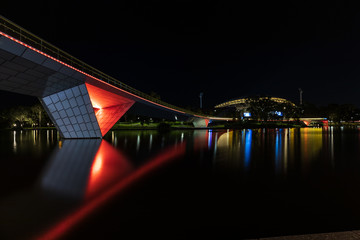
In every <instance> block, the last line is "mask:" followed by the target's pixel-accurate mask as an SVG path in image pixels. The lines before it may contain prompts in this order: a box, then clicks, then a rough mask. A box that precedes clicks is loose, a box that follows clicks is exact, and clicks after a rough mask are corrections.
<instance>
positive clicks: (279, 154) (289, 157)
mask: <svg viewBox="0 0 360 240" xmlns="http://www.w3.org/2000/svg"><path fill="white" fill-rule="evenodd" d="M323 131H324V130H323V129H321V128H302V129H287V128H286V129H253V130H251V129H244V130H239V131H232V130H228V131H226V132H222V133H220V132H219V134H221V135H220V137H216V138H218V139H217V141H216V145H215V150H214V154H215V156H214V159H215V161H216V162H218V163H219V162H221V165H222V166H226V167H228V168H235V169H243V170H244V171H248V170H250V169H251V168H252V166H253V165H255V163H254V164H252V162H253V161H255V162H256V165H258V164H259V163H260V164H265V165H269V164H272V165H273V166H274V171H275V173H277V174H286V173H287V171H288V168H289V167H292V168H294V167H296V166H295V164H297V163H301V165H302V168H303V170H306V169H307V168H308V167H309V166H308V165H309V164H310V163H311V162H312V161H314V160H315V159H317V158H318V157H319V154H320V152H321V150H322V149H323V141H324V139H323ZM328 134H329V138H330V139H331V141H330V146H333V132H329V133H328ZM299 148H301V151H299ZM331 155H332V159H333V155H334V152H333V148H332V150H331ZM289 164H293V165H292V166H289ZM254 167H255V166H254ZM255 168H256V167H255Z"/></svg>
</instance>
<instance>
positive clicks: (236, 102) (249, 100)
mask: <svg viewBox="0 0 360 240" xmlns="http://www.w3.org/2000/svg"><path fill="white" fill-rule="evenodd" d="M261 102H263V103H264V102H267V103H271V102H272V103H273V104H274V105H275V106H276V107H275V109H273V110H272V111H271V112H269V113H271V114H273V115H277V116H278V117H282V116H283V111H284V110H285V109H286V107H287V106H288V107H290V108H292V107H296V105H295V104H294V103H293V102H291V101H289V100H287V99H284V98H279V97H269V96H260V97H259V96H255V97H244V98H238V99H233V100H230V101H227V102H224V103H221V104H218V105H216V106H215V109H221V108H224V109H225V108H227V109H229V108H230V109H234V110H236V111H237V112H241V117H245V118H247V117H251V116H252V113H251V110H250V109H251V104H254V103H255V104H256V103H261Z"/></svg>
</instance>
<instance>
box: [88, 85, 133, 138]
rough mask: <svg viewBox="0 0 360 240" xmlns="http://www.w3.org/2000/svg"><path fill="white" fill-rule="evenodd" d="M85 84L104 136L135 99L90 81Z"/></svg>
mask: <svg viewBox="0 0 360 240" xmlns="http://www.w3.org/2000/svg"><path fill="white" fill-rule="evenodd" d="M85 85H86V88H87V90H88V92H89V96H90V100H91V102H92V105H93V107H94V109H95V115H96V119H97V122H98V124H99V127H100V130H101V134H102V136H104V135H105V134H106V133H107V132H108V131H109V130H110V129H111V128H112V126H113V125H114V124H115V123H116V122H117V121H118V120H119V119H120V118H121V117H122V116H123V115H124V114H125V113H126V112H127V110H129V108H130V107H131V106H132V105H133V104H134V103H135V101H134V100H130V99H128V98H126V97H123V96H120V95H117V94H115V93H112V92H109V91H107V90H104V89H102V88H100V87H97V86H94V85H92V84H89V83H85Z"/></svg>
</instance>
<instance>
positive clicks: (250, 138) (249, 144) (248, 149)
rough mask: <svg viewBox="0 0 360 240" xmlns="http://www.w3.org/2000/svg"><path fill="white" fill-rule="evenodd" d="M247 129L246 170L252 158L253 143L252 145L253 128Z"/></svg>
mask: <svg viewBox="0 0 360 240" xmlns="http://www.w3.org/2000/svg"><path fill="white" fill-rule="evenodd" d="M244 131H245V148H244V167H245V169H246V170H248V169H249V167H250V160H251V145H252V142H251V141H252V130H251V129H248V130H244Z"/></svg>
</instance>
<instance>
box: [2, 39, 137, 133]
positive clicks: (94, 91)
mask: <svg viewBox="0 0 360 240" xmlns="http://www.w3.org/2000/svg"><path fill="white" fill-rule="evenodd" d="M0 89H1V90H5V91H10V92H15V93H20V94H25V95H30V96H35V97H38V98H39V100H40V102H41V103H42V105H43V106H44V108H45V110H46V111H47V113H48V114H49V116H50V118H51V119H52V121H53V123H54V125H55V126H56V128H57V129H58V130H59V132H60V136H61V137H63V138H101V137H102V136H104V135H105V134H106V133H107V132H108V131H109V130H110V128H111V127H112V126H113V125H114V124H115V123H116V122H117V121H118V120H119V119H120V117H121V116H123V115H124V114H125V113H126V111H127V110H128V109H129V108H130V107H131V106H132V105H133V104H134V102H135V100H134V99H133V98H132V97H129V96H126V94H124V93H123V92H121V91H120V90H116V89H115V88H111V87H109V86H108V84H106V83H104V82H101V81H98V80H96V79H92V78H91V77H90V76H88V75H86V74H84V73H82V72H81V71H79V70H76V69H74V68H72V67H71V66H69V65H66V64H64V63H62V62H60V61H58V60H57V59H54V58H52V57H50V56H48V55H46V54H44V53H42V52H40V51H38V50H36V49H33V48H31V47H29V46H27V45H25V44H22V43H21V42H16V41H15V40H14V39H9V38H8V37H5V36H0Z"/></svg>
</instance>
